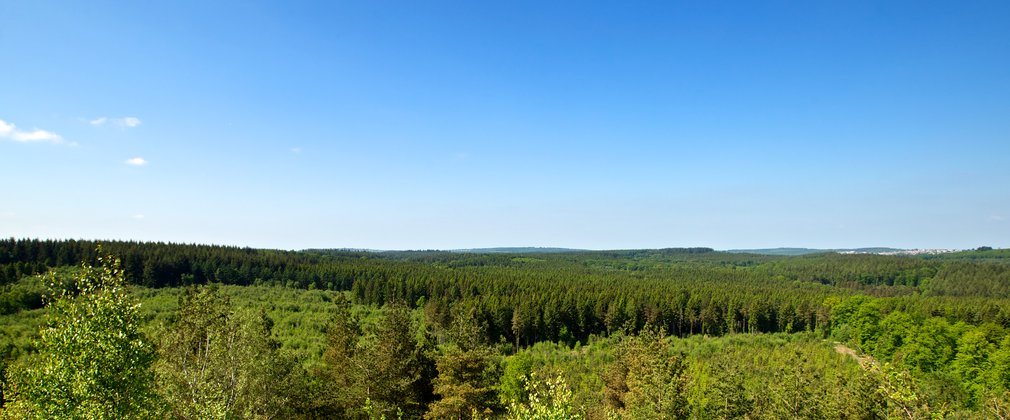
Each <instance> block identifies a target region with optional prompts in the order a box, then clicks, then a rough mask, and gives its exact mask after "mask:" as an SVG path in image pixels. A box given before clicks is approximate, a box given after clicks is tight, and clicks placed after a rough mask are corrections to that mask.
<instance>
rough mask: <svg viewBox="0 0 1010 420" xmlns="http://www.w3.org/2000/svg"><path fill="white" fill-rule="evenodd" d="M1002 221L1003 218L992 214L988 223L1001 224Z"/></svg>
mask: <svg viewBox="0 0 1010 420" xmlns="http://www.w3.org/2000/svg"><path fill="white" fill-rule="evenodd" d="M1003 220H1004V218H1003V216H1000V215H998V214H994V215H992V216H989V221H990V222H1002V221H1003Z"/></svg>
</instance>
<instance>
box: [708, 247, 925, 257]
mask: <svg viewBox="0 0 1010 420" xmlns="http://www.w3.org/2000/svg"><path fill="white" fill-rule="evenodd" d="M901 251H906V250H904V249H898V248H886V247H869V248H839V249H817V248H760V249H728V250H726V251H725V252H730V253H734V254H758V255H782V256H794V255H808V254H821V253H825V252H837V253H843V254H883V253H895V252H901Z"/></svg>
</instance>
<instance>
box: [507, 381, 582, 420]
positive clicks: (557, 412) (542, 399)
mask: <svg viewBox="0 0 1010 420" xmlns="http://www.w3.org/2000/svg"><path fill="white" fill-rule="evenodd" d="M526 394H527V395H528V397H529V401H527V402H526V403H520V402H519V401H512V402H511V403H510V404H509V407H508V415H507V416H506V417H507V418H508V419H510V420H573V419H581V418H582V416H581V415H580V414H579V413H578V411H577V410H576V409H575V404H574V397H573V396H572V390H571V389H569V388H568V384H567V383H566V382H565V379H564V377H562V376H561V374H552V375H545V376H541V375H537V374H534V375H532V377H531V378H530V380H529V381H528V382H527V383H526Z"/></svg>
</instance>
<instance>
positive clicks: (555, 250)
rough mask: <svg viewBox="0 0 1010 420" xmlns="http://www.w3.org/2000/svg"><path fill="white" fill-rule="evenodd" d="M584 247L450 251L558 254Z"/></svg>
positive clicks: (578, 250) (459, 250) (521, 247)
mask: <svg viewBox="0 0 1010 420" xmlns="http://www.w3.org/2000/svg"><path fill="white" fill-rule="evenodd" d="M582 251H585V250H584V249H574V248H550V247H545V248H541V247H533V246H517V247H498V248H466V249H454V250H452V251H450V252H467V253H474V254H557V253H562V252H582Z"/></svg>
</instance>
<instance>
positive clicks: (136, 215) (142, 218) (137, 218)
mask: <svg viewBox="0 0 1010 420" xmlns="http://www.w3.org/2000/svg"><path fill="white" fill-rule="evenodd" d="M133 218H134V219H136V220H144V215H143V214H139V213H138V214H135V215H133Z"/></svg>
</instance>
